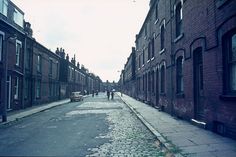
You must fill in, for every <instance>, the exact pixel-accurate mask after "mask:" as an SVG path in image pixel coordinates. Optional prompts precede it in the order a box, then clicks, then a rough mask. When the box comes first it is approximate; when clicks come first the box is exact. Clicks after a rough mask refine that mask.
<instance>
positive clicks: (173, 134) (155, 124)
mask: <svg viewBox="0 0 236 157" xmlns="http://www.w3.org/2000/svg"><path fill="white" fill-rule="evenodd" d="M118 95H119V96H120V93H118ZM121 99H122V100H123V101H124V102H125V103H126V104H127V105H128V106H129V107H130V108H131V110H132V111H133V112H134V113H135V114H136V115H137V116H138V117H139V119H140V120H141V121H142V122H143V123H144V124H145V125H146V126H147V127H148V128H149V130H150V131H151V132H152V133H153V134H154V135H156V137H157V138H158V139H159V141H160V142H161V143H162V144H163V145H164V146H165V147H166V148H167V149H169V150H170V151H172V152H174V153H175V155H176V156H190V157H222V156H227V157H235V156H236V141H234V140H232V139H229V138H225V137H222V136H220V135H218V134H215V133H213V132H211V131H207V130H204V129H200V128H198V127H196V126H194V125H191V124H190V123H188V122H186V121H183V120H179V119H175V118H173V117H172V116H170V115H169V114H167V113H165V112H160V111H158V110H157V109H155V108H153V107H151V106H149V105H147V104H144V103H142V102H140V101H137V100H135V99H133V98H131V97H129V96H127V95H125V94H123V96H122V97H121Z"/></svg>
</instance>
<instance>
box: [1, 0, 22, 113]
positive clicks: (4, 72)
mask: <svg viewBox="0 0 236 157" xmlns="http://www.w3.org/2000/svg"><path fill="white" fill-rule="evenodd" d="M24 49H25V33H24V13H23V12H22V11H21V10H20V9H19V8H18V7H17V6H15V5H14V4H13V3H12V2H11V1H8V0H1V1H0V80H1V85H0V86H1V92H0V106H1V107H0V108H1V110H3V108H4V110H5V111H6V110H12V109H20V108H22V107H23V99H22V95H23V90H22V89H23V67H24V64H23V63H24V62H23V61H24V60H23V59H24ZM2 112H3V111H2Z"/></svg>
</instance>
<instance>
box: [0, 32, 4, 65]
mask: <svg viewBox="0 0 236 157" xmlns="http://www.w3.org/2000/svg"><path fill="white" fill-rule="evenodd" d="M3 38H4V36H3V35H2V34H0V62H1V61H2V56H3Z"/></svg>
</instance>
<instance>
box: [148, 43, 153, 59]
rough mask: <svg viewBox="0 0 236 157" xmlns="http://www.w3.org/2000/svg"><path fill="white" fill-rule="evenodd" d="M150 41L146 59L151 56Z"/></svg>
mask: <svg viewBox="0 0 236 157" xmlns="http://www.w3.org/2000/svg"><path fill="white" fill-rule="evenodd" d="M151 48H152V47H151V42H149V43H148V60H149V59H150V58H151Z"/></svg>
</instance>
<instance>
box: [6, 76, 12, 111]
mask: <svg viewBox="0 0 236 157" xmlns="http://www.w3.org/2000/svg"><path fill="white" fill-rule="evenodd" d="M7 110H11V76H9V75H8V76H7Z"/></svg>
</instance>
